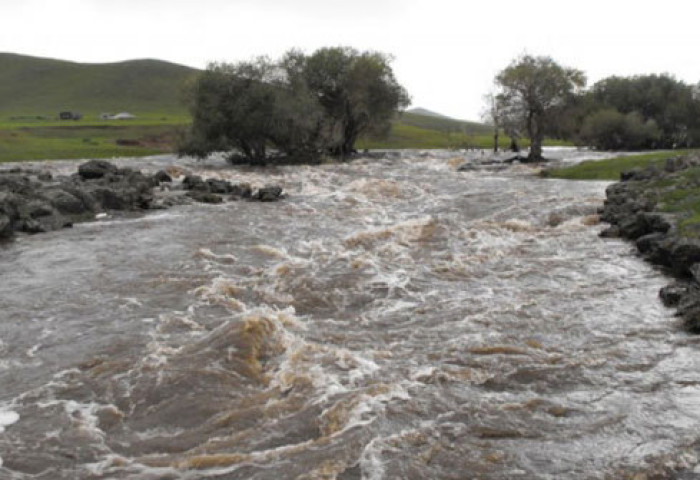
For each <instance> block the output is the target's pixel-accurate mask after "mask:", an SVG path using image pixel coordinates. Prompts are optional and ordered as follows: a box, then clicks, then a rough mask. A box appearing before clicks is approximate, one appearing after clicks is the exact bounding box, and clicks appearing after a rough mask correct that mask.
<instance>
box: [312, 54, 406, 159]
mask: <svg viewBox="0 0 700 480" xmlns="http://www.w3.org/2000/svg"><path fill="white" fill-rule="evenodd" d="M390 62H391V59H390V58H389V57H388V56H386V55H384V54H382V53H379V52H358V51H357V50H355V49H352V48H347V47H334V48H322V49H319V50H317V51H316V52H314V53H313V54H312V55H310V56H309V57H308V58H306V59H305V63H304V66H303V71H302V76H303V78H304V80H305V82H306V84H307V85H308V88H309V89H310V90H311V91H312V92H314V94H315V95H316V96H317V98H318V100H319V103H320V104H321V106H322V107H323V109H324V111H325V113H326V117H327V120H328V121H329V122H330V124H331V125H332V130H333V131H334V132H337V135H335V136H334V138H333V139H332V141H331V144H330V145H329V147H330V150H331V151H332V152H333V153H334V154H337V155H341V156H342V155H346V154H349V153H352V151H353V150H354V145H355V142H356V141H357V139H358V138H359V137H360V135H366V136H377V137H382V136H386V135H387V134H388V132H389V129H390V128H391V119H392V118H393V117H394V115H395V113H396V112H397V111H398V110H400V109H402V108H405V107H406V106H408V104H409V97H408V94H407V93H406V91H405V90H404V88H403V87H402V86H401V85H399V83H398V82H397V81H396V78H395V77H394V74H393V71H392V69H391V67H390Z"/></svg>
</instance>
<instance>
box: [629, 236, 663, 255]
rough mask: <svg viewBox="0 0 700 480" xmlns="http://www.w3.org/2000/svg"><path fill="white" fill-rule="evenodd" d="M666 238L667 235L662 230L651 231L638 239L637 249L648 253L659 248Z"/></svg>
mask: <svg viewBox="0 0 700 480" xmlns="http://www.w3.org/2000/svg"><path fill="white" fill-rule="evenodd" d="M665 239H666V235H665V234H663V233H660V232H654V233H649V234H647V235H644V236H642V237H639V238H638V239H637V242H636V243H637V250H639V252H640V253H642V254H646V253H649V252H651V251H653V250H654V249H657V248H658V246H659V244H660V243H661V242H663V241H664V240H665Z"/></svg>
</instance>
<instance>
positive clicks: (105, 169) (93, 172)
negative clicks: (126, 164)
mask: <svg viewBox="0 0 700 480" xmlns="http://www.w3.org/2000/svg"><path fill="white" fill-rule="evenodd" d="M118 170H119V169H118V168H117V167H116V165H113V164H111V163H109V162H107V161H105V160H90V161H89V162H86V163H83V164H82V165H80V166H79V167H78V175H80V177H81V178H82V179H84V180H91V179H95V178H102V177H104V176H105V175H107V174H110V173H111V174H116V173H117V172H118Z"/></svg>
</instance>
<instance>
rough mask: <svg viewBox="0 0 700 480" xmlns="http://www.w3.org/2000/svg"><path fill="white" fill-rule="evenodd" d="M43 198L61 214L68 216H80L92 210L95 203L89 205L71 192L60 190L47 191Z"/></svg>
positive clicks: (43, 193)
mask: <svg viewBox="0 0 700 480" xmlns="http://www.w3.org/2000/svg"><path fill="white" fill-rule="evenodd" d="M42 196H43V197H44V198H45V199H46V200H48V201H49V203H50V204H51V205H52V206H53V207H54V208H55V209H56V210H58V211H59V212H61V213H63V214H67V215H80V214H83V213H86V212H88V211H90V210H92V208H91V206H92V203H93V202H90V203H87V202H85V201H84V200H83V199H80V198H78V197H76V196H75V195H73V194H72V193H70V192H67V191H65V190H60V189H51V190H45V191H44V192H42Z"/></svg>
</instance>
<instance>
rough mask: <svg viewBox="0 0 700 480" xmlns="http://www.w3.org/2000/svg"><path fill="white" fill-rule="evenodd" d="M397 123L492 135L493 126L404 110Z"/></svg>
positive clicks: (454, 131) (449, 131)
mask: <svg viewBox="0 0 700 480" xmlns="http://www.w3.org/2000/svg"><path fill="white" fill-rule="evenodd" d="M397 123H400V124H403V125H409V126H411V127H417V128H422V129H425V130H435V131H438V132H442V133H464V134H466V135H490V134H491V133H492V132H493V128H492V127H490V126H488V125H485V124H483V123H478V122H468V121H466V120H455V119H453V118H449V117H442V116H435V115H427V114H422V113H412V112H410V111H409V112H404V113H403V114H402V115H401V116H400V117H399V118H398V120H397Z"/></svg>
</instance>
